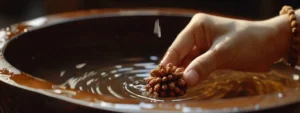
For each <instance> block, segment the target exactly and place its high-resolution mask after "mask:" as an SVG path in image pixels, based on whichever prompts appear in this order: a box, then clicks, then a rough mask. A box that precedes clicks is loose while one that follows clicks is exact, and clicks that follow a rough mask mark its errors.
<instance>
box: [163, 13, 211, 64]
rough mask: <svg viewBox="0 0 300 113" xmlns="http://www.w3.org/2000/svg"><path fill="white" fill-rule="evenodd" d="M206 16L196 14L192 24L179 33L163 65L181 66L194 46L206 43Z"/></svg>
mask: <svg viewBox="0 0 300 113" xmlns="http://www.w3.org/2000/svg"><path fill="white" fill-rule="evenodd" d="M204 18H205V15H203V14H196V15H195V16H194V17H193V18H192V20H191V21H190V23H189V24H188V25H187V26H186V27H185V28H184V29H183V30H182V31H181V32H180V33H179V35H178V36H177V37H176V39H175V41H174V42H173V43H172V45H171V46H170V47H169V49H168V51H167V53H166V54H165V56H164V58H163V60H162V61H161V65H166V64H167V63H172V64H174V65H179V64H181V62H182V60H183V59H184V57H185V56H186V55H187V54H189V53H190V52H191V50H192V49H193V47H194V45H197V44H196V43H199V42H205V41H203V39H204V38H205V37H204V35H199V34H203V30H202V28H203V27H199V26H202V23H204V22H203V21H205V19H204Z"/></svg>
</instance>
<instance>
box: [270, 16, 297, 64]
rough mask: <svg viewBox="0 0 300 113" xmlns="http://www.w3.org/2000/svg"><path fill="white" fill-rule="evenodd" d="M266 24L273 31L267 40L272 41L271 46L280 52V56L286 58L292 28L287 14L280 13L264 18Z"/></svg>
mask: <svg viewBox="0 0 300 113" xmlns="http://www.w3.org/2000/svg"><path fill="white" fill-rule="evenodd" d="M266 24H267V26H269V27H270V28H271V29H273V30H272V32H273V35H272V36H271V37H267V38H270V39H268V40H272V41H269V43H272V45H273V48H275V49H276V50H277V52H279V53H280V54H281V56H280V57H283V58H285V59H286V58H287V57H288V53H289V51H290V45H291V42H292V36H293V35H292V29H291V25H290V24H291V22H290V20H289V16H288V15H281V16H277V17H274V18H271V19H269V20H266Z"/></svg>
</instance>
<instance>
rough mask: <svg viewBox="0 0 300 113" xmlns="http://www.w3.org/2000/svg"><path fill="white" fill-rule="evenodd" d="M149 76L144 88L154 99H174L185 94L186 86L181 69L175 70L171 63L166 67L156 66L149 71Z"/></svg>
mask: <svg viewBox="0 0 300 113" xmlns="http://www.w3.org/2000/svg"><path fill="white" fill-rule="evenodd" d="M150 74H151V76H150V77H148V78H146V82H147V85H146V87H145V89H146V91H147V92H148V94H149V95H152V96H154V97H175V96H182V95H184V94H185V93H186V89H187V85H186V82H185V81H184V80H183V79H182V78H183V68H177V67H176V66H173V65H172V64H171V63H169V64H167V65H166V67H163V66H161V65H160V66H158V68H156V69H153V70H151V72H150Z"/></svg>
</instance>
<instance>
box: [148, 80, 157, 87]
mask: <svg viewBox="0 0 300 113" xmlns="http://www.w3.org/2000/svg"><path fill="white" fill-rule="evenodd" d="M156 84H157V83H156V80H155V79H152V80H151V81H150V82H149V85H150V86H151V87H154V85H156Z"/></svg>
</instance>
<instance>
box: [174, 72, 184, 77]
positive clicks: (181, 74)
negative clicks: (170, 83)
mask: <svg viewBox="0 0 300 113" xmlns="http://www.w3.org/2000/svg"><path fill="white" fill-rule="evenodd" d="M173 75H174V76H176V78H182V77H183V72H178V73H174V74H173Z"/></svg>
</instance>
